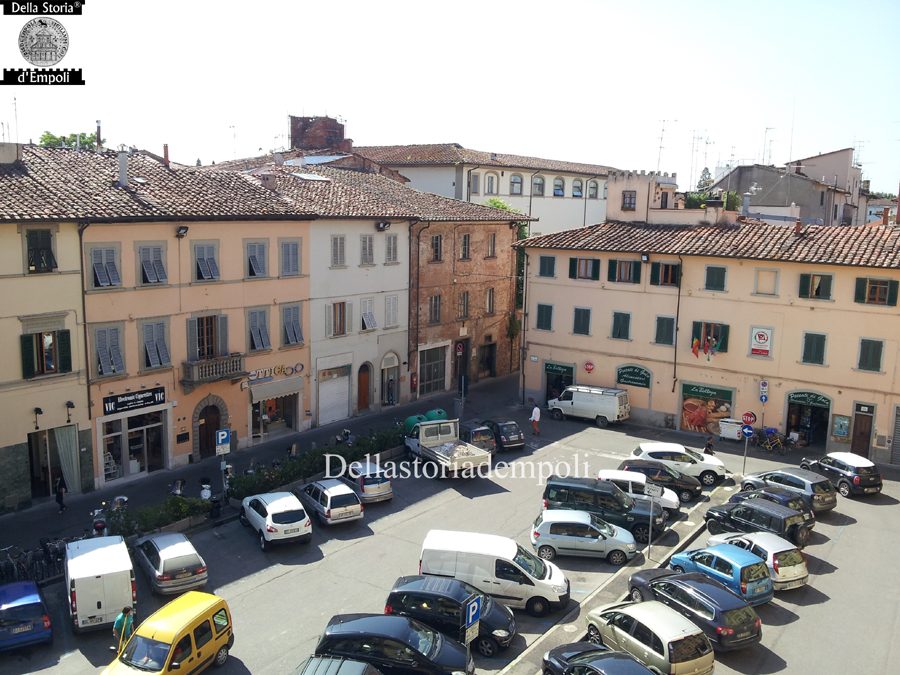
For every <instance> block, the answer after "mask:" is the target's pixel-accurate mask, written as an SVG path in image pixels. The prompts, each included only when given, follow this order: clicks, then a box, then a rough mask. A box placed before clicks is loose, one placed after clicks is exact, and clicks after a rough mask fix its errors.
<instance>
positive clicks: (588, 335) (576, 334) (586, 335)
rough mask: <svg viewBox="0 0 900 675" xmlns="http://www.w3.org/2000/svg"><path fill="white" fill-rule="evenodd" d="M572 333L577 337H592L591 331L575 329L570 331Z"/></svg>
mask: <svg viewBox="0 0 900 675" xmlns="http://www.w3.org/2000/svg"><path fill="white" fill-rule="evenodd" d="M570 335H574V336H575V337H591V334H590V333H576V332H574V331H573V332H572V333H570Z"/></svg>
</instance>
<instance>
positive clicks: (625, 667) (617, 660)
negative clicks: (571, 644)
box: [578, 652, 653, 675]
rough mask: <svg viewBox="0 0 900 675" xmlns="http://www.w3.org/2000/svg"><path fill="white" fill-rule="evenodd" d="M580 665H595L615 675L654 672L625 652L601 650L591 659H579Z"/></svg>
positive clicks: (642, 674) (602, 671)
mask: <svg viewBox="0 0 900 675" xmlns="http://www.w3.org/2000/svg"><path fill="white" fill-rule="evenodd" d="M578 664H579V665H589V666H593V667H594V668H596V669H597V670H599V671H600V672H601V673H607V672H608V673H615V675H644V673H652V672H653V671H652V670H649V669H648V668H647V666H645V665H644V664H643V663H641V662H640V661H638V660H637V659H635V658H634V657H633V656H632V655H631V654H626V653H625V652H600V653H597V654H595V656H594V658H592V659H590V660H589V661H584V660H581V659H579V661H578Z"/></svg>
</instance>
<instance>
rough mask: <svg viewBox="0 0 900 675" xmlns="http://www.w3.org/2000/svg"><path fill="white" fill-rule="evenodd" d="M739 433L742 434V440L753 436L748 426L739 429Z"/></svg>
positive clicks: (751, 428) (751, 429)
mask: <svg viewBox="0 0 900 675" xmlns="http://www.w3.org/2000/svg"><path fill="white" fill-rule="evenodd" d="M741 433H742V434H744V438H750V437H751V436H752V435H753V427H751V426H750V425H749V424H745V425H744V426H742V427H741Z"/></svg>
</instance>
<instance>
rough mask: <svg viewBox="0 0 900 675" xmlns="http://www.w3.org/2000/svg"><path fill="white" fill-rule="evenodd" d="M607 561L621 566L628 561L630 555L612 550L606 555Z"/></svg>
mask: <svg viewBox="0 0 900 675" xmlns="http://www.w3.org/2000/svg"><path fill="white" fill-rule="evenodd" d="M606 562H608V563H609V564H610V565H615V566H616V567H621V566H622V565H624V564H625V563H626V562H628V556H627V555H625V553H624V552H623V551H610V552H609V555H608V556H606Z"/></svg>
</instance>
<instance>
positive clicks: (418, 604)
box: [384, 576, 516, 657]
mask: <svg viewBox="0 0 900 675" xmlns="http://www.w3.org/2000/svg"><path fill="white" fill-rule="evenodd" d="M477 596H481V603H482V604H481V618H480V619H479V622H478V637H476V638H475V640H473V641H472V646H473V647H474V648H475V649H477V650H478V653H479V654H481V655H482V656H488V657H490V656H496V655H497V652H498V651H499V650H501V649H506V648H507V647H509V643H510V642H512V639H513V638H514V637H515V635H516V620H515V618H514V617H513V613H512V610H510V609H509V607H507V606H506V605H503V604H501V603H499V602H497V601H496V600H494V599H493V598H492V597H491V596H489V595H483V594H482V593H481V591H479V590H478V589H477V588H475V587H474V586H470V585H469V584H467V583H465V582H464V581H459V580H457V579H448V578H447V577H432V576H408V577H400V578H399V579H397V581H395V582H394V587H393V588H392V589H391V592H390V593H389V594H388V598H387V602H385V605H384V613H385V614H397V615H400V616H408V617H410V618H412V619H416V620H417V621H421V622H422V623H424V624H425V625H426V626H431V627H432V628H434V629H435V630H436V631H440V632H441V633H443V634H444V635H446V636H447V637H450V638H453V639H454V640H459V639H460V638H462V637H463V632H462V629H463V617H464V614H465V607H466V605H467V603H468V602H469V601H470V600H472V599H473V598H475V597H477Z"/></svg>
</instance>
